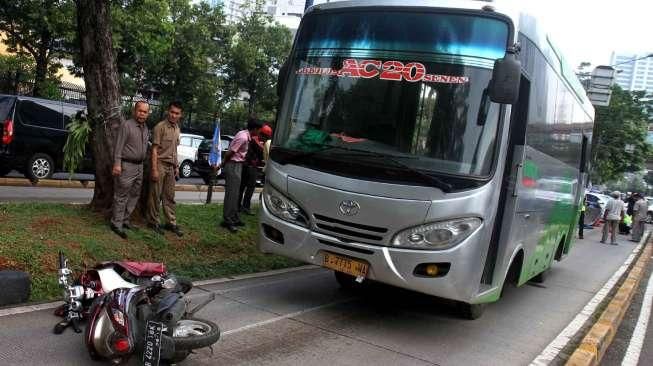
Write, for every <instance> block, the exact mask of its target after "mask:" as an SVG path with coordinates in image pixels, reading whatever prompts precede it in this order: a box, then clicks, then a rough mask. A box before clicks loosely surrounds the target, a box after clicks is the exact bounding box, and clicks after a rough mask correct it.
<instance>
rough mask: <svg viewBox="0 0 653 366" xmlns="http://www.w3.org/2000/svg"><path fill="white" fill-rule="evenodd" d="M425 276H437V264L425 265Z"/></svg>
mask: <svg viewBox="0 0 653 366" xmlns="http://www.w3.org/2000/svg"><path fill="white" fill-rule="evenodd" d="M426 275H427V276H431V277H435V276H437V275H438V266H437V264H427V265H426Z"/></svg>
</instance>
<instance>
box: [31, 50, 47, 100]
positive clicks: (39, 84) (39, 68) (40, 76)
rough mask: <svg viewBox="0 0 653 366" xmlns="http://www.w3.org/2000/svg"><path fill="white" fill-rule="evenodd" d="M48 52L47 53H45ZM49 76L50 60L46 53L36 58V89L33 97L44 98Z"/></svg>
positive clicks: (33, 91)
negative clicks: (46, 81)
mask: <svg viewBox="0 0 653 366" xmlns="http://www.w3.org/2000/svg"><path fill="white" fill-rule="evenodd" d="M45 52H47V51H45ZM47 76H48V58H47V57H46V56H45V53H40V54H39V56H38V57H36V72H35V74H34V89H33V90H32V95H33V96H35V97H42V96H43V95H44V92H45V90H44V88H45V80H46V78H47Z"/></svg>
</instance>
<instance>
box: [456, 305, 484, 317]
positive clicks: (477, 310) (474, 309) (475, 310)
mask: <svg viewBox="0 0 653 366" xmlns="http://www.w3.org/2000/svg"><path fill="white" fill-rule="evenodd" d="M457 307H458V314H459V315H460V317H461V318H463V319H467V320H476V319H478V318H480V317H481V315H483V313H484V312H485V308H486V307H487V304H469V303H466V302H459V303H458V306H457Z"/></svg>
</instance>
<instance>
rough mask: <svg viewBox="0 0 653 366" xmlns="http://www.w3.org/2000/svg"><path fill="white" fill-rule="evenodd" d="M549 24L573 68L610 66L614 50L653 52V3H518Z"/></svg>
mask: <svg viewBox="0 0 653 366" xmlns="http://www.w3.org/2000/svg"><path fill="white" fill-rule="evenodd" d="M516 1H518V3H520V4H522V5H523V6H525V7H527V8H528V9H529V10H530V12H531V13H532V14H534V15H537V16H538V18H540V19H542V20H543V21H544V22H545V26H546V29H547V31H548V33H549V34H550V35H551V39H552V41H553V42H554V43H555V44H556V45H557V46H558V48H559V49H560V51H561V52H562V53H563V54H564V55H565V58H566V59H567V61H568V62H569V64H570V66H572V67H574V68H575V67H576V66H578V65H579V64H580V63H581V62H583V61H588V62H591V63H592V66H593V67H594V66H598V65H607V64H609V63H610V56H611V54H612V51H617V52H627V53H638V54H648V53H653V31H652V29H653V28H652V27H651V25H652V24H653V0H619V1H607V0H516Z"/></svg>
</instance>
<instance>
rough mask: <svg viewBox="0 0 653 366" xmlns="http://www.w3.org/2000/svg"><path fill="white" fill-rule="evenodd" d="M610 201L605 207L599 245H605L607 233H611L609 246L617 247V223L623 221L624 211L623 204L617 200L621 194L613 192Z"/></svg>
mask: <svg viewBox="0 0 653 366" xmlns="http://www.w3.org/2000/svg"><path fill="white" fill-rule="evenodd" d="M611 196H612V199H610V201H608V203H607V204H606V205H605V212H604V213H603V220H604V221H605V223H604V224H603V236H602V237H601V243H605V241H606V240H607V239H608V231H611V234H612V235H611V237H610V244H612V245H617V231H618V230H619V223H620V222H621V220H623V219H624V213H625V211H626V209H625V205H624V202H623V201H622V200H621V199H620V198H619V197H621V193H619V191H614V192H612V194H611Z"/></svg>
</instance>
